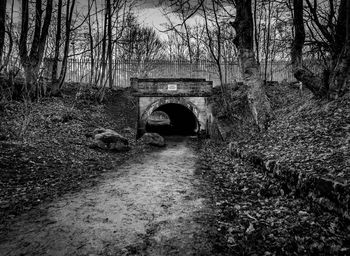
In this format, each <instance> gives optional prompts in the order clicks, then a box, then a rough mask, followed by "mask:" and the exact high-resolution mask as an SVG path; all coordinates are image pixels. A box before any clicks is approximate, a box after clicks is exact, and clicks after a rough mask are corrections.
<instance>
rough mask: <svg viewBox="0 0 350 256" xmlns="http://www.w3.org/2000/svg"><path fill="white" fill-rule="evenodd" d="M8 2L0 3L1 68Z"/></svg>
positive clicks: (0, 64)
mask: <svg viewBox="0 0 350 256" xmlns="http://www.w3.org/2000/svg"><path fill="white" fill-rule="evenodd" d="M6 2H7V1H1V2H0V67H1V66H2V57H3V49H4V44H5V29H6Z"/></svg>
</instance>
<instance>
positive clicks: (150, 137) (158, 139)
mask: <svg viewBox="0 0 350 256" xmlns="http://www.w3.org/2000/svg"><path fill="white" fill-rule="evenodd" d="M142 140H143V142H145V143H146V144H149V145H152V146H157V147H164V146H165V140H164V138H163V137H162V136H160V135H159V134H158V133H145V134H144V135H143V136H142Z"/></svg>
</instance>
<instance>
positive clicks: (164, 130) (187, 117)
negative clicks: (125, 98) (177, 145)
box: [146, 103, 199, 135]
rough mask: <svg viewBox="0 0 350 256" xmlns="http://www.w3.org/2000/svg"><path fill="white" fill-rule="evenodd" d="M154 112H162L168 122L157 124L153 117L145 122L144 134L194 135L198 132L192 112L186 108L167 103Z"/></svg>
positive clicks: (155, 118)
mask: <svg viewBox="0 0 350 256" xmlns="http://www.w3.org/2000/svg"><path fill="white" fill-rule="evenodd" d="M155 112H164V113H165V114H166V115H167V116H168V118H169V120H170V122H169V120H167V121H165V120H164V121H163V122H162V121H160V120H158V122H157V117H154V116H153V115H151V116H150V118H149V119H148V120H147V124H146V132H156V133H159V134H161V135H195V134H196V132H197V131H198V128H199V127H198V120H197V118H196V116H195V115H194V114H193V112H192V111H191V110H190V109H188V108H187V107H185V106H183V105H180V104H175V103H168V104H164V105H162V106H160V107H158V108H157V109H155V111H154V112H153V113H155Z"/></svg>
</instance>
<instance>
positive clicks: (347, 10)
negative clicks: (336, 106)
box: [291, 0, 350, 99]
mask: <svg viewBox="0 0 350 256" xmlns="http://www.w3.org/2000/svg"><path fill="white" fill-rule="evenodd" d="M349 5H350V3H349V1H348V0H341V3H340V7H339V15H338V22H337V27H336V35H335V45H334V46H333V47H334V51H333V52H334V53H333V56H332V59H333V61H332V62H333V63H334V64H333V69H332V70H331V72H330V75H325V76H324V77H323V78H321V77H318V76H316V75H315V74H313V73H312V72H311V71H309V70H307V69H305V68H304V67H303V63H302V50H303V46H304V42H305V30H304V20H303V0H293V7H294V8H293V24H294V28H295V35H294V42H293V45H292V50H291V60H292V67H293V72H294V76H295V78H296V79H298V80H299V81H300V82H302V83H303V85H305V87H306V88H308V89H309V90H310V91H311V92H312V93H313V94H314V95H315V96H317V97H326V96H328V97H329V98H330V99H336V98H338V97H339V96H341V95H342V94H344V93H345V92H346V91H348V89H349V67H350V49H349V48H350V46H349V44H350V43H349V41H350V40H349V34H350V32H349V28H350V26H349V15H350V7H349ZM327 73H328V72H326V71H325V72H324V74H327Z"/></svg>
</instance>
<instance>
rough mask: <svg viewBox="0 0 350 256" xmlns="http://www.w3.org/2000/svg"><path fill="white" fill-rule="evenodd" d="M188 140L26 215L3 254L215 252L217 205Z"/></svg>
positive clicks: (1, 248)
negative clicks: (212, 221) (213, 227)
mask: <svg viewBox="0 0 350 256" xmlns="http://www.w3.org/2000/svg"><path fill="white" fill-rule="evenodd" d="M189 144H190V142H189V141H186V140H183V139H182V140H180V139H178V140H177V141H176V140H174V141H171V142H169V144H168V146H167V147H166V148H165V149H160V150H157V151H155V152H151V153H146V154H145V155H142V156H139V157H138V158H137V159H133V160H132V161H129V162H128V163H126V164H124V165H123V166H120V167H118V171H117V172H111V173H108V174H106V177H105V179H104V181H103V182H102V183H101V184H100V185H99V186H97V187H94V188H92V189H89V190H85V191H82V192H80V193H78V194H73V195H70V196H66V197H64V198H62V199H61V200H59V201H56V202H53V203H51V204H50V205H49V206H47V207H46V208H45V209H44V210H43V214H41V215H39V216H38V212H35V213H31V214H29V215H27V216H24V217H23V216H22V217H21V218H20V219H19V220H17V221H16V224H15V225H14V226H13V227H12V230H11V231H10V232H9V234H8V236H7V238H8V239H6V241H5V242H0V255H213V253H212V252H213V248H212V245H211V243H210V241H209V240H208V234H210V225H209V224H208V223H207V220H208V219H209V218H210V216H212V215H213V212H212V210H211V209H210V207H208V203H207V202H208V199H207V198H206V196H205V193H206V192H205V191H208V189H206V186H207V185H206V184H205V183H204V182H203V180H201V179H200V178H199V176H197V174H196V168H195V167H196V161H197V155H196V152H195V150H194V149H193V148H192V147H191V146H190V145H189ZM216 255H217V254H216Z"/></svg>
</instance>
